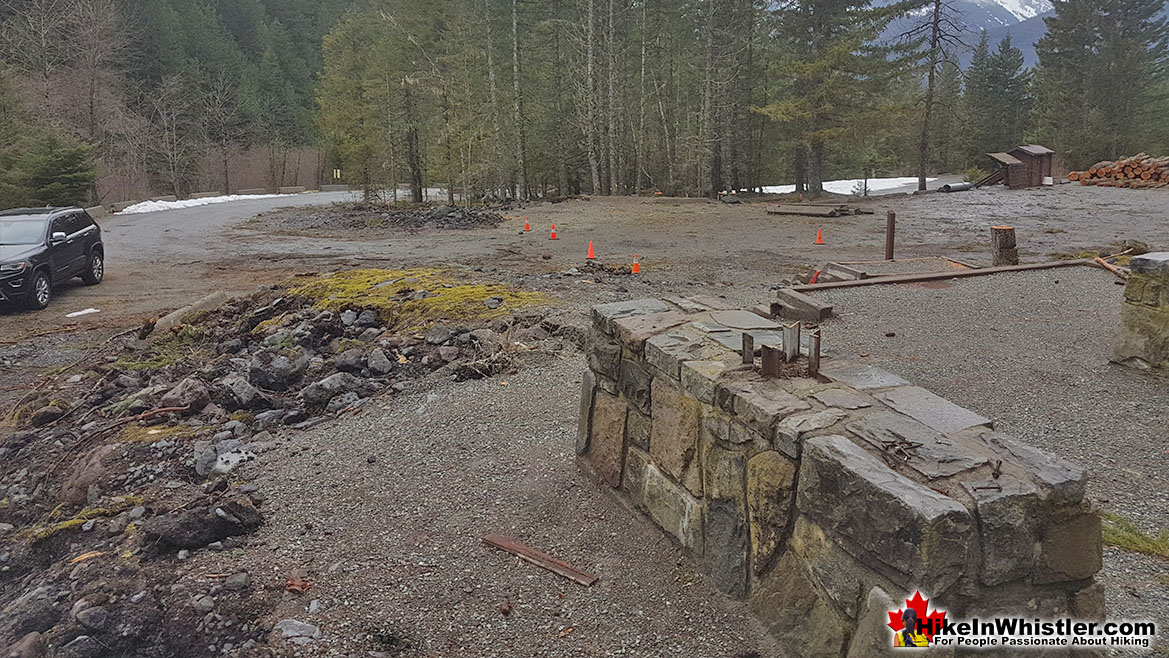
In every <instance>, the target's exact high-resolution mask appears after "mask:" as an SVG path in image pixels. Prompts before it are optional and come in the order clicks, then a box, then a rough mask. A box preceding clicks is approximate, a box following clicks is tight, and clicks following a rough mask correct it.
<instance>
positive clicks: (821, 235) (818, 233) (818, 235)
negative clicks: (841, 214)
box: [814, 229, 824, 244]
mask: <svg viewBox="0 0 1169 658" xmlns="http://www.w3.org/2000/svg"><path fill="white" fill-rule="evenodd" d="M814 244H824V231H823V230H821V229H816V242H815V243H814Z"/></svg>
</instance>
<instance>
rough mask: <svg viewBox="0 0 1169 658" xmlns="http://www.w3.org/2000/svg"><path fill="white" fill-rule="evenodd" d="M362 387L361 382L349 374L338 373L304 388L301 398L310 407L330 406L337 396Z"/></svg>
mask: <svg viewBox="0 0 1169 658" xmlns="http://www.w3.org/2000/svg"><path fill="white" fill-rule="evenodd" d="M360 386H361V380H360V379H358V378H357V377H354V376H353V375H351V374H349V373H347V372H338V373H335V374H332V375H329V376H328V377H325V378H324V379H322V380H321V381H319V382H313V383H312V384H309V385H308V386H305V387H304V390H303V391H301V396H302V397H303V398H304V402H305V404H307V405H309V406H310V407H319V406H321V405H324V404H328V402H329V400H332V399H333V398H334V397H335V396H337V395H340V394H342V393H348V392H350V391H355V390H357V389H358V388H359V387H360Z"/></svg>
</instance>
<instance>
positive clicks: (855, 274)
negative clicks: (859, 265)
mask: <svg viewBox="0 0 1169 658" xmlns="http://www.w3.org/2000/svg"><path fill="white" fill-rule="evenodd" d="M824 273H825V274H831V275H832V276H834V277H836V278H838V279H843V280H845V281H852V280H856V279H867V278H869V275H868V274H865V272H864V271H863V270H858V269H856V268H855V267H849V266H848V265H845V264H844V263H828V264H826V265H825V266H824Z"/></svg>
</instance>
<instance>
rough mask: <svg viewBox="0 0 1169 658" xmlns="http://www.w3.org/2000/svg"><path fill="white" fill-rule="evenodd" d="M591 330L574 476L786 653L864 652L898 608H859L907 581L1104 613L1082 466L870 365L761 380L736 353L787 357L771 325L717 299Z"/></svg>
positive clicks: (601, 309) (1095, 530) (956, 601)
mask: <svg viewBox="0 0 1169 658" xmlns="http://www.w3.org/2000/svg"><path fill="white" fill-rule="evenodd" d="M592 319H593V326H592V328H591V330H590V334H589V337H588V341H587V346H586V350H587V353H588V363H589V370H588V371H587V372H586V373H585V376H584V382H583V388H582V392H581V415H580V426H579V431H578V435H577V446H576V447H577V453H578V455H579V461H580V463H581V465H582V467H584V468H585V469H586V470H587V471H589V472H590V473H592V474H593V475H594V476H595V478H596V479H597V480H598V481H599V482H601V483H603V484H604V485H606V486H608V487H612V488H613V489H614V490H615V491H616V492H617V493H618V494H619V496H620V497H622V498H623V499H625V500H627V501H628V502H629V503H630V504H631V505H632V506H633V507H634V508H636V509H637V510H639V511H641V512H643V513H645V514H646V515H647V516H648V517H649V518H650V519H651V520H652V521H653V522H654V523H656V524H657V525H658V526H659V527H661V529H662V530H663V531H665V532H666V533H668V534H669V535H671V536H672V537H673V538H674V539H675V540H676V541H677V542H678V543H679V544H681V545H682V546H683V547H684V548H685V549H687V550H688V551H690V553H691V554H692V555H693V556H694V557H695V559H696V560H698V561H700V562H701V564H702V565H703V566H704V568H705V570H706V571H707V572H708V573H709V574H710V576H711V578H712V580H713V582H714V584H715V585H716V586H717V587H718V588H719V589H721V590H722V591H723V592H725V593H727V594H728V595H731V596H733V597H737V598H741V599H746V600H748V601H749V602H750V606H751V608H752V609H753V611H754V612H755V613H756V614H757V615H758V616H759V618H760V619H761V620H762V621H763V622H764V623H765V624H766V626H767V627H768V628H769V629H770V630H771V632H772V633H773V634H774V635H776V636H777V637H778V638H780V639H781V640H787V641H789V642H788V643H787V646H789V647H790V648H791V649H792V650H793V652H794V653H795V654H797V655H805V656H822V655H832V656H841V655H845V654H848V655H873V654H871V653H866V649H864V648H863V647H868V646H874V643H878V644H879V643H880V642H886V644H887V640H888V630H887V629H886V628H884V624H885V622H887V621H888V618H887V616H886V615H885V614H884V613H886V612H888V610H896V609H897V607H899V606H898V605H893V607H891V608H888V609H886V610H884V611H874V610H871V609H870V608H872V606H874V605H878V602H884V601H893V602H897V603H900V602H902V601H903V600H904V598H906V597H907V596H909V595H911V594H912V593H913V592H914V591H915V590H919V589H920V590H921V591H922V593H923V595H925V596H929V597H932V598H933V600H934V601H935V602H937V603H938V604H939V606H940V607H942V609H946V610H948V611H949V612H950V614H951V618H955V617H956V616H963V615H973V614H978V613H979V612H983V613H997V614H1005V613H1011V612H1014V613H1025V614H1026V615H1028V616H1029V617H1034V616H1045V615H1050V616H1057V615H1058V616H1075V617H1079V618H1099V617H1101V616H1102V615H1103V597H1102V593H1101V591H1100V588H1099V586H1098V585H1097V584H1095V582H1094V579H1093V576H1094V574H1095V573H1096V572H1097V571H1098V570H1099V569H1100V566H1101V542H1100V519H1099V515H1098V514H1097V511H1096V510H1095V509H1093V508H1092V507H1091V506H1090V505H1089V504H1088V503H1087V502H1085V500H1084V486H1085V474H1084V471H1083V470H1082V469H1081V468H1079V467H1077V466H1075V465H1073V464H1070V463H1067V462H1065V461H1062V460H1060V459H1057V458H1055V457H1052V456H1050V455H1047V454H1045V453H1043V452H1041V451H1039V450H1036V449H1034V448H1031V447H1030V446H1028V445H1026V444H1024V443H1021V442H1019V441H1017V440H1015V439H1012V438H1010V437H1008V436H1005V435H1003V434H1002V433H1000V432H997V431H995V429H994V426H993V423H992V422H991V420H989V419H987V418H984V417H982V416H980V415H978V414H976V413H974V412H972V411H969V410H967V409H964V408H962V407H959V406H957V405H955V404H953V403H951V402H949V401H947V400H945V399H943V398H940V397H938V396H936V395H934V394H932V393H930V392H929V391H926V390H924V389H921V388H918V387H915V386H913V385H912V384H910V383H909V382H907V381H905V380H903V379H901V378H900V377H897V376H896V375H893V374H891V373H889V372H886V371H883V370H880V369H877V368H874V367H871V366H867V365H864V364H857V363H850V362H845V361H841V360H837V359H834V358H826V359H825V360H824V362H823V364H822V367H821V376H820V377H818V378H816V379H809V378H795V379H767V378H764V377H762V376H761V375H760V374H759V373H758V368H757V367H756V366H755V365H749V364H744V363H743V358H742V356H741V354H740V353H739V352H736V351H735V350H734V349H732V347H733V346H738V345H741V344H742V338H741V334H742V333H743V332H747V333H750V334H752V336H753V337H754V339H755V341H754V342H755V345H756V346H757V348H758V346H761V345H767V344H771V345H777V346H779V345H782V331H781V327H780V325H779V324H777V323H776V322H775V321H773V320H772V319H770V318H766V317H763V316H761V315H756V314H753V313H751V312H748V311H741V310H733V309H729V308H726V307H725V305H723V304H720V303H719V302H718V300H712V299H701V300H696V299H688V300H669V301H662V300H637V301H631V302H620V303H615V304H604V305H600V306H596V307H594V308H593V310H592ZM880 604H881V605H884V603H880ZM878 612H880V614H878Z"/></svg>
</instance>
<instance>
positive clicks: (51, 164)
mask: <svg viewBox="0 0 1169 658" xmlns="http://www.w3.org/2000/svg"><path fill="white" fill-rule="evenodd" d="M0 172H3V173H0V203H3V204H4V205H5V206H8V207H12V206H75V205H83V204H84V203H85V200H86V198H87V197H88V195H89V191H90V188H92V187H93V183H94V181H95V180H96V179H97V170H96V167H95V166H94V162H93V148H92V147H91V146H89V145H88V144H84V143H82V142H80V141H77V140H74V139H72V138H70V137H67V136H65V135H62V134H60V133H59V132H58V131H56V130H55V129H53V128H51V127H44V128H38V129H34V130H32V131H31V132H27V133H26V134H25V136H24V137H22V138H21V139H20V141H19V142H18V143H17V144H16V145H15V147H14V148H12V149H10V150H9V151H8V152H7V153H5V154H0Z"/></svg>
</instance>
